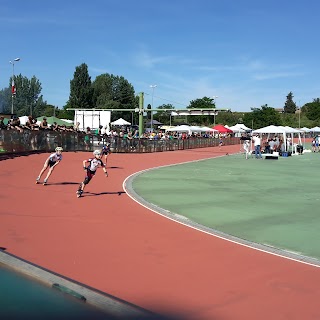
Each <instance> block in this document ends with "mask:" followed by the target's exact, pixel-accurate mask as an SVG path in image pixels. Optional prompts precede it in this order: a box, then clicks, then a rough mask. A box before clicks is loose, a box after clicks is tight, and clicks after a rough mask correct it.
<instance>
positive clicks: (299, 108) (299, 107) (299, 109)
mask: <svg viewBox="0 0 320 320" xmlns="http://www.w3.org/2000/svg"><path fill="white" fill-rule="evenodd" d="M298 111H299V115H298V116H299V130H300V126H301V124H300V120H301V106H300V100H299V106H298Z"/></svg>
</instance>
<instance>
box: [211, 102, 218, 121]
mask: <svg viewBox="0 0 320 320" xmlns="http://www.w3.org/2000/svg"><path fill="white" fill-rule="evenodd" d="M217 98H218V96H213V97H212V99H213V100H214V108H215V109H217V105H216V100H217ZM216 115H217V113H216V112H214V114H213V126H215V125H216Z"/></svg>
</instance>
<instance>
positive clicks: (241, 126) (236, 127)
mask: <svg viewBox="0 0 320 320" xmlns="http://www.w3.org/2000/svg"><path fill="white" fill-rule="evenodd" d="M228 128H229V129H230V130H232V131H233V132H241V133H243V132H247V131H252V129H251V128H248V127H247V126H246V125H244V124H243V123H237V124H235V125H234V126H231V127H228Z"/></svg>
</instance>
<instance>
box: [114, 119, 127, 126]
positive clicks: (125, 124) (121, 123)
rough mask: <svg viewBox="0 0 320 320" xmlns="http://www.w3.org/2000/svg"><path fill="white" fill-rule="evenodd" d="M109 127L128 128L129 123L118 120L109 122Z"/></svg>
mask: <svg viewBox="0 0 320 320" xmlns="http://www.w3.org/2000/svg"><path fill="white" fill-rule="evenodd" d="M111 125H112V126H130V125H131V123H130V122H128V121H126V120H124V119H122V118H119V119H118V120H116V121H113V122H111Z"/></svg>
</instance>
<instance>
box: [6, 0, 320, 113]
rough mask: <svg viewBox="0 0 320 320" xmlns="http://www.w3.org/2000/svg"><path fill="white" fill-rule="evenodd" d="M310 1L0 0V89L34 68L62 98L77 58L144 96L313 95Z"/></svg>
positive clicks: (314, 34)
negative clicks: (124, 80)
mask: <svg viewBox="0 0 320 320" xmlns="http://www.w3.org/2000/svg"><path fill="white" fill-rule="evenodd" d="M319 10H320V1H318V0H304V1H300V0H296V1H291V0H290V1H289V0H269V1H257V0H198V1H194V0H188V1H183V0H162V1H150V0H136V1H132V0H122V1H109V0H91V1H87V0H86V1H84V0H77V1H68V0H64V1H61V0H55V1H43V0H41V1H40V0H30V1H25V0H16V1H1V3H0V30H1V33H0V34H1V49H0V89H3V88H5V87H8V85H9V78H10V76H11V74H12V65H11V64H10V63H9V60H12V59H14V58H17V57H19V58H21V60H20V61H19V62H17V63H16V64H15V74H20V73H21V74H22V75H23V76H26V77H28V78H31V77H32V76H33V75H34V76H36V77H37V78H38V79H39V81H40V82H41V84H42V94H43V97H44V99H45V100H46V101H47V102H48V103H49V104H53V105H56V106H58V107H63V106H64V105H65V103H66V101H67V100H68V98H69V90H70V80H71V79H72V78H73V74H74V71H75V68H76V66H79V65H80V64H81V63H86V64H87V65H88V70H89V75H90V76H91V79H92V80H94V79H95V77H96V76H98V75H100V74H102V73H110V74H114V75H118V76H123V77H125V78H126V79H127V80H128V81H129V83H131V84H132V85H133V87H134V89H135V92H136V94H138V93H139V92H145V105H147V104H148V103H151V101H152V89H151V88H150V85H157V87H156V88H155V89H154V98H153V101H154V107H157V106H159V105H162V104H165V103H171V104H173V105H174V106H175V107H176V108H185V107H186V106H187V105H188V104H189V103H190V101H191V100H194V99H198V98H203V97H204V96H207V97H213V96H218V98H216V105H217V108H231V110H232V111H250V110H251V108H252V107H257V108H259V107H261V106H262V105H264V104H268V105H269V106H271V107H275V108H280V107H283V105H284V103H285V100H286V96H287V94H288V93H289V92H290V91H292V92H293V95H294V101H295V102H296V103H297V105H303V104H304V103H307V102H310V101H312V100H313V99H314V98H318V97H320V72H319V71H320V70H319V69H320V68H319V66H320V59H319V53H320V48H319V46H320V42H319V32H318V30H319V21H318V16H319Z"/></svg>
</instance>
